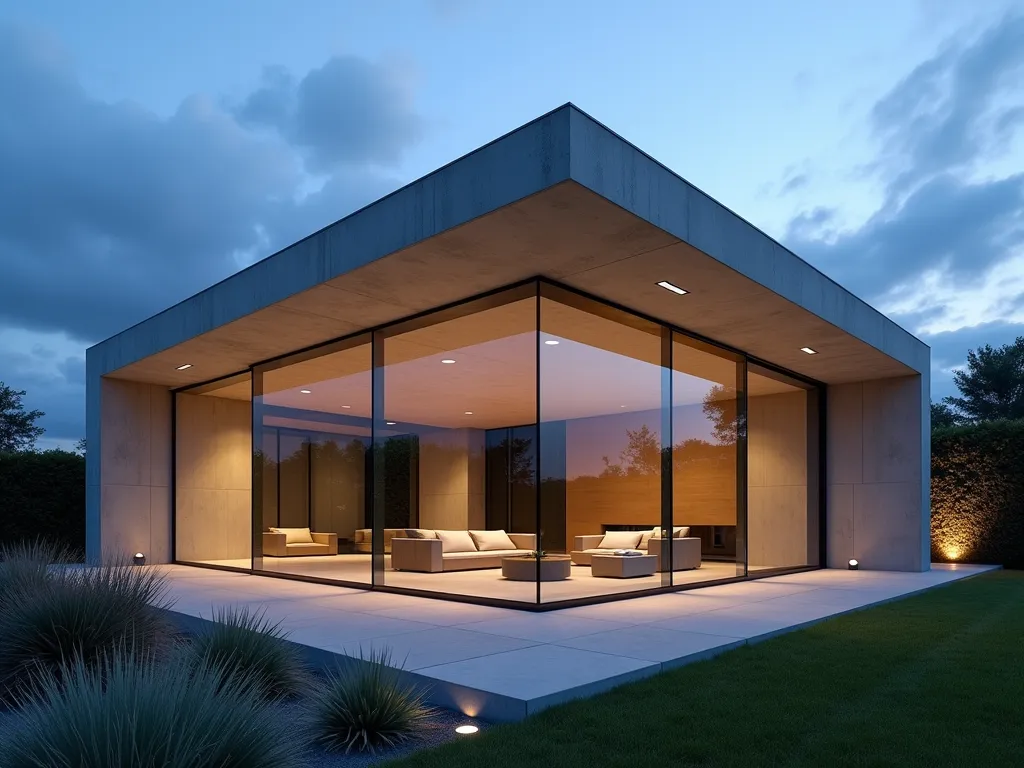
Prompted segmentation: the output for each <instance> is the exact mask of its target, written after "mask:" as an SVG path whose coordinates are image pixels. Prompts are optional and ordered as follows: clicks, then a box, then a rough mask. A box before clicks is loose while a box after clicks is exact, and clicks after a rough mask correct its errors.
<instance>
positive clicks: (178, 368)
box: [175, 363, 192, 371]
mask: <svg viewBox="0 0 1024 768" xmlns="http://www.w3.org/2000/svg"><path fill="white" fill-rule="evenodd" d="M191 367H192V363H185V364H184V365H179V366H178V367H177V368H176V369H175V370H178V371H187V370H188V369H189V368H191Z"/></svg>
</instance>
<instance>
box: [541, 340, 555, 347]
mask: <svg viewBox="0 0 1024 768" xmlns="http://www.w3.org/2000/svg"><path fill="white" fill-rule="evenodd" d="M544 343H545V344H547V345H548V346H549V347H555V346H558V341H557V340H556V339H548V340H547V341H545V342H544Z"/></svg>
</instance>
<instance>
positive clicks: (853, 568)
mask: <svg viewBox="0 0 1024 768" xmlns="http://www.w3.org/2000/svg"><path fill="white" fill-rule="evenodd" d="M858 568H860V563H859V562H858V561H857V560H851V561H850V570H851V571H856V570H857V569H858Z"/></svg>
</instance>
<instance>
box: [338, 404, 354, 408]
mask: <svg viewBox="0 0 1024 768" xmlns="http://www.w3.org/2000/svg"><path fill="white" fill-rule="evenodd" d="M341 407H342V408H351V407H352V406H351V405H343V406H341Z"/></svg>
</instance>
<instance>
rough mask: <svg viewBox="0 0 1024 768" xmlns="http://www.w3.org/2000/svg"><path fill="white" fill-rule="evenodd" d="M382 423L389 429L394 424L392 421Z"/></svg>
mask: <svg viewBox="0 0 1024 768" xmlns="http://www.w3.org/2000/svg"><path fill="white" fill-rule="evenodd" d="M384 423H385V424H387V425H388V426H389V427H393V426H395V424H396V422H394V421H385V422H384Z"/></svg>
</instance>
